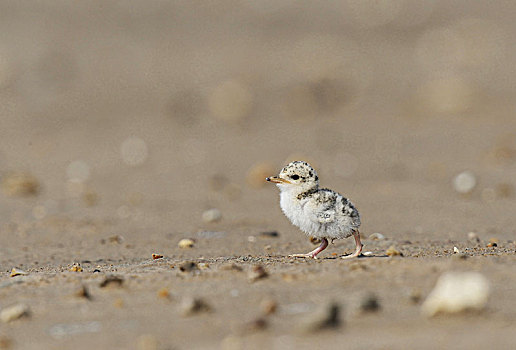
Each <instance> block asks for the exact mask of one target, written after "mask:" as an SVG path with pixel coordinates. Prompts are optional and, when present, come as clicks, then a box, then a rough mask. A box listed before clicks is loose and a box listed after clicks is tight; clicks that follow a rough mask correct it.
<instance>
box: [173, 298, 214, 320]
mask: <svg viewBox="0 0 516 350" xmlns="http://www.w3.org/2000/svg"><path fill="white" fill-rule="evenodd" d="M180 308H181V314H182V315H183V316H191V315H194V314H197V313H201V312H207V311H210V310H211V307H210V306H209V305H208V304H207V303H206V302H205V301H204V300H203V299H200V298H192V297H185V298H183V300H182V301H181V306H180Z"/></svg>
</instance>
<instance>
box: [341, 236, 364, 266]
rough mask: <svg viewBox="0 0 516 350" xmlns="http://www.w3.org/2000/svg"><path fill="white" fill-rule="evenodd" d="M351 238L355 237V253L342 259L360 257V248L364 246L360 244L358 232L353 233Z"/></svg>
mask: <svg viewBox="0 0 516 350" xmlns="http://www.w3.org/2000/svg"><path fill="white" fill-rule="evenodd" d="M353 237H355V245H356V248H355V252H354V253H353V254H350V255H346V256H343V257H342V259H351V258H358V257H359V256H360V255H362V247H363V246H364V245H363V244H362V242H360V233H358V230H355V231H353Z"/></svg>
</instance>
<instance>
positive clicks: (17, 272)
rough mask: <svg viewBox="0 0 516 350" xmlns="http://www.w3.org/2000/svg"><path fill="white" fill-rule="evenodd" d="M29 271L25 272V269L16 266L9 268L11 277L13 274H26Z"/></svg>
mask: <svg viewBox="0 0 516 350" xmlns="http://www.w3.org/2000/svg"><path fill="white" fill-rule="evenodd" d="M28 274H29V273H28V272H26V271H23V270H21V269H17V268H16V267H13V269H12V270H11V277H15V276H27V275H28Z"/></svg>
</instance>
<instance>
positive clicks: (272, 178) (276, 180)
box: [265, 176, 290, 184]
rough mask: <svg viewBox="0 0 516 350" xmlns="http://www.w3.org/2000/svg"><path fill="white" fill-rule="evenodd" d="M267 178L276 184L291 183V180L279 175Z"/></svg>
mask: <svg viewBox="0 0 516 350" xmlns="http://www.w3.org/2000/svg"><path fill="white" fill-rule="evenodd" d="M265 180H267V181H269V182H274V183H276V184H290V182H289V181H287V180H285V179H282V178H280V177H277V176H271V177H268V178H266V179H265Z"/></svg>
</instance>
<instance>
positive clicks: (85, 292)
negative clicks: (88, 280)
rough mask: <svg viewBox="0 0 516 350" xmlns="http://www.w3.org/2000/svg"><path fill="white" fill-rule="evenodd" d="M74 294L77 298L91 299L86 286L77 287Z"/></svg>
mask: <svg viewBox="0 0 516 350" xmlns="http://www.w3.org/2000/svg"><path fill="white" fill-rule="evenodd" d="M74 295H75V296H76V297H78V298H84V299H87V300H91V294H90V292H89V291H88V288H86V286H81V288H79V289H78V290H77V291H76V292H75V293H74Z"/></svg>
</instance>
